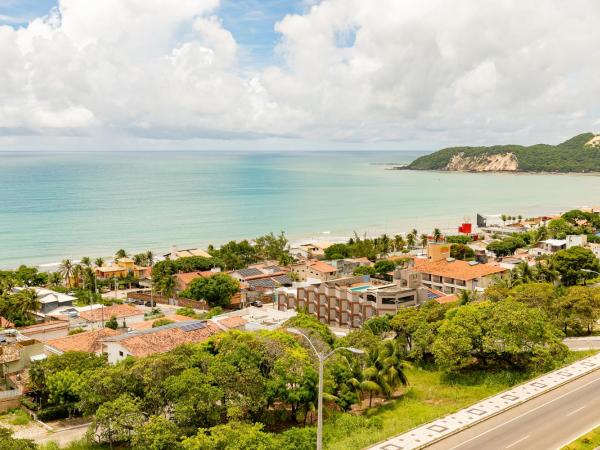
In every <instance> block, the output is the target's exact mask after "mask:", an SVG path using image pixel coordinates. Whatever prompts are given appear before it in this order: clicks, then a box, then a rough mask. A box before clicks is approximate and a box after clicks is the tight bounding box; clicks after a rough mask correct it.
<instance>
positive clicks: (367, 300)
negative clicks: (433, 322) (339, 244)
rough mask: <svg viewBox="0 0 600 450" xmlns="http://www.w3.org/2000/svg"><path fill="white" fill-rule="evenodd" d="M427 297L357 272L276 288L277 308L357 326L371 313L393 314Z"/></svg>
mask: <svg viewBox="0 0 600 450" xmlns="http://www.w3.org/2000/svg"><path fill="white" fill-rule="evenodd" d="M426 299H427V294H426V292H425V291H424V290H423V291H422V292H419V289H416V288H412V287H402V286H400V285H398V284H396V283H387V282H383V281H379V280H374V279H371V278H369V276H357V277H347V278H340V279H336V280H331V281H326V282H323V283H318V284H308V283H302V284H301V285H299V286H296V287H294V288H280V289H277V290H276V291H275V304H276V306H277V308H278V309H279V310H280V311H286V310H288V309H296V310H306V311H307V312H308V313H309V314H314V315H316V316H317V317H318V318H319V320H320V321H321V322H323V323H326V324H328V325H337V326H349V327H360V326H361V325H362V324H363V323H364V322H365V321H366V320H368V319H370V318H371V317H374V316H381V315H385V314H395V313H396V312H397V311H398V309H399V308H404V307H408V306H416V305H418V304H420V303H421V302H423V301H425V300H426Z"/></svg>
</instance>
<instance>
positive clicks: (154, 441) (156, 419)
mask: <svg viewBox="0 0 600 450" xmlns="http://www.w3.org/2000/svg"><path fill="white" fill-rule="evenodd" d="M131 448H132V449H134V450H177V449H180V448H181V445H180V443H179V430H178V429H177V426H176V425H175V424H174V423H173V422H171V421H170V420H169V419H166V418H165V417H163V416H152V417H150V418H149V419H148V421H147V422H145V423H143V424H141V425H139V426H138V427H136V428H135V430H134V432H133V438H132V439H131Z"/></svg>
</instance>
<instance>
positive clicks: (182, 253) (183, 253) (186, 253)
mask: <svg viewBox="0 0 600 450" xmlns="http://www.w3.org/2000/svg"><path fill="white" fill-rule="evenodd" d="M163 256H164V257H165V258H166V259H170V260H173V261H174V260H176V259H179V258H190V257H192V256H201V257H202V258H212V256H210V254H209V253H208V252H206V251H204V250H201V249H199V248H186V249H184V250H178V249H177V246H176V245H174V246H172V247H171V252H170V253H167V254H166V255H163Z"/></svg>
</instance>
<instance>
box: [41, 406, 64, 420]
mask: <svg viewBox="0 0 600 450" xmlns="http://www.w3.org/2000/svg"><path fill="white" fill-rule="evenodd" d="M37 417H38V419H39V420H41V421H48V420H58V419H66V418H67V417H69V410H68V408H67V407H66V406H62V405H56V406H46V407H45V408H44V409H42V410H41V411H40V412H39V413H38V414H37Z"/></svg>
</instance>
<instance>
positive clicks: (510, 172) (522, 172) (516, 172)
mask: <svg viewBox="0 0 600 450" xmlns="http://www.w3.org/2000/svg"><path fill="white" fill-rule="evenodd" d="M384 170H397V171H413V172H433V173H478V174H479V173H482V174H486V173H491V174H494V175H502V174H507V175H583V176H599V175H600V172H545V171H541V170H540V171H531V170H445V169H415V168H414V167H408V165H406V166H394V167H390V168H388V169H384Z"/></svg>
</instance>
